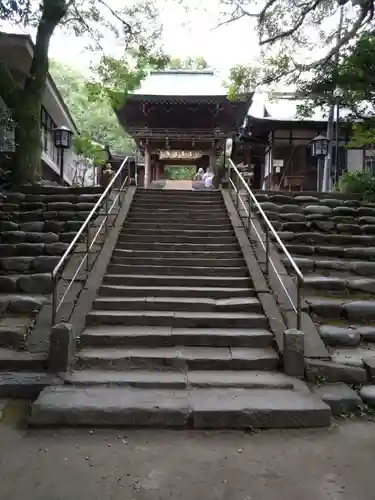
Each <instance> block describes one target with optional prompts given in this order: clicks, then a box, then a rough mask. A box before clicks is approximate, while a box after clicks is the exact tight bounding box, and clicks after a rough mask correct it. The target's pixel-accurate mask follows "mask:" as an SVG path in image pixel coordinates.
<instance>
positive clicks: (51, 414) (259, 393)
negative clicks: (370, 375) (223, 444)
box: [29, 386, 331, 429]
mask: <svg viewBox="0 0 375 500" xmlns="http://www.w3.org/2000/svg"><path fill="white" fill-rule="evenodd" d="M330 423H331V410H330V408H329V406H327V405H326V404H325V403H323V401H322V400H321V399H320V398H319V397H318V396H316V395H315V394H312V393H307V392H304V391H296V390H288V389H227V388H225V389H216V390H213V389H198V388H197V389H191V390H189V391H187V390H177V391H176V390H174V389H169V390H168V389H164V390H163V389H134V388H124V387H115V388H108V387H100V386H99V387H82V388H81V387H66V386H65V387H50V388H47V389H45V390H44V391H43V392H42V393H41V394H40V396H39V398H38V399H37V401H36V402H35V403H34V404H33V406H32V411H31V415H30V417H29V424H30V425H34V426H45V425H86V426H90V427H94V426H95V427H97V426H119V425H120V426H129V427H130V426H136V427H143V426H147V427H178V428H184V427H193V428H208V429H210V428H223V429H224V428H234V429H249V428H290V427H325V426H329V425H330Z"/></svg>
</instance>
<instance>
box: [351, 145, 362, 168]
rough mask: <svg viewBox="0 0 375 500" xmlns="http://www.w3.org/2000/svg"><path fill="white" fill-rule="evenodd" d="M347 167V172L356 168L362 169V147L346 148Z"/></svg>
mask: <svg viewBox="0 0 375 500" xmlns="http://www.w3.org/2000/svg"><path fill="white" fill-rule="evenodd" d="M347 168H348V172H355V171H356V170H360V171H361V172H362V170H363V150H362V149H348V150H347Z"/></svg>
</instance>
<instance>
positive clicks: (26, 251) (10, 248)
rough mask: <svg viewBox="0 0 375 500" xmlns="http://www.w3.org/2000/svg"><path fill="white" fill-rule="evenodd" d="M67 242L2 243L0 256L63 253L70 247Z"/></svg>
mask: <svg viewBox="0 0 375 500" xmlns="http://www.w3.org/2000/svg"><path fill="white" fill-rule="evenodd" d="M68 246H69V245H68V244H67V243H62V242H58V243H51V244H47V245H46V244H45V243H18V244H10V243H8V244H7V243H4V244H0V257H21V256H22V257H41V256H43V255H47V256H48V255H62V254H63V253H64V252H65V250H66V249H67V248H68Z"/></svg>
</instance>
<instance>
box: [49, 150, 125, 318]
mask: <svg viewBox="0 0 375 500" xmlns="http://www.w3.org/2000/svg"><path fill="white" fill-rule="evenodd" d="M128 158H129V157H128V156H127V157H126V158H125V159H124V161H123V162H122V163H121V166H120V168H119V169H118V171H117V172H116V174H115V175H114V176H113V178H112V179H111V181H110V182H109V184H108V186H107V187H106V188H105V190H104V192H103V193H102V195H101V196H100V198H99V200H98V201H97V202H96V203H95V205H94V208H93V209H92V210H91V212H90V213H89V215H88V216H87V218H86V219H85V221H84V223H83V224H82V226H81V227H80V229H79V231H78V232H77V234H76V235H75V237H74V238H73V240H72V241H71V243H70V244H69V246H68V248H67V249H66V250H65V252H64V254H63V255H62V257H61V259H60V260H59V262H58V263H57V265H56V266H55V268H54V269H53V271H52V273H51V277H52V283H53V289H52V326H54V325H55V321H56V315H57V312H58V311H59V309H60V307H61V305H62V302H63V301H64V299H65V297H66V296H67V294H68V292H69V290H70V288H71V287H72V285H73V283H74V281H75V279H76V277H77V276H78V274H79V272H80V270H81V269H82V266H83V264H84V263H85V261H86V267H87V271H88V270H89V269H88V268H89V255H90V250H91V249H92V247H93V246H94V244H95V242H96V240H97V238H98V236H99V234H100V232H101V230H102V228H103V226H104V225H105V229H106V231H108V217H109V215H110V214H111V212H112V210H113V208H114V207H115V205H116V203H117V200H118V202H119V208H121V206H122V201H121V198H120V195H121V192H122V190H123V189H124V187H125V185H126V184H127V182H128V180H129V177H128V176H125V179H124V181H123V182H122V183H121V186H120V188H119V189H118V193H117V195H116V196H115V198H114V200H113V202H112V205H111V206H110V207H108V205H109V203H108V202H109V195H110V194H111V192H112V190H113V188H114V185H115V183H116V181H117V179H119V178H120V176H121V174H122V173H124V172H125V166H126V164H127V161H128ZM104 200H105V213H104V218H103V220H102V222H101V224H100V226H99V229H98V230H97V231H96V233H95V236H94V237H93V238H92V240H91V243H90V224H91V222H92V220H93V219H94V216H95V218H96V217H97V216H98V215H100V213H98V212H99V210H100V208H101V206H102V205H103V201H104ZM84 234H85V235H86V251H85V252H84V255H83V258H82V260H81V262H80V264H79V266H78V268H77V270H76V272H75V273H74V275H73V277H72V278H71V280H70V283H69V285H68V287H67V288H66V290H65V292H64V294H63V296H62V298H61V299H60V301H59V303H57V285H58V276H59V272H61V271H62V269H63V266H64V264H66V263H67V261H68V258H70V257H71V255H72V254H73V252H74V249H75V247H76V245H77V243H79V242H80V239H81V237H82V236H83V235H84Z"/></svg>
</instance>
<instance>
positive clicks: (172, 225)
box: [123, 219, 233, 232]
mask: <svg viewBox="0 0 375 500" xmlns="http://www.w3.org/2000/svg"><path fill="white" fill-rule="evenodd" d="M160 230H161V231H175V230H180V231H226V232H228V231H229V232H233V228H232V225H231V223H230V222H229V221H227V222H226V224H225V223H221V224H216V223H211V222H209V223H207V224H206V223H205V224H197V223H196V222H191V220H189V221H186V222H185V221H182V220H178V219H176V220H175V221H173V222H168V221H154V220H153V221H152V222H151V221H150V222H139V221H135V222H133V220H132V219H129V220H126V221H125V223H124V225H123V231H124V232H127V231H130V232H133V231H150V232H155V231H156V232H157V231H160Z"/></svg>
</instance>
